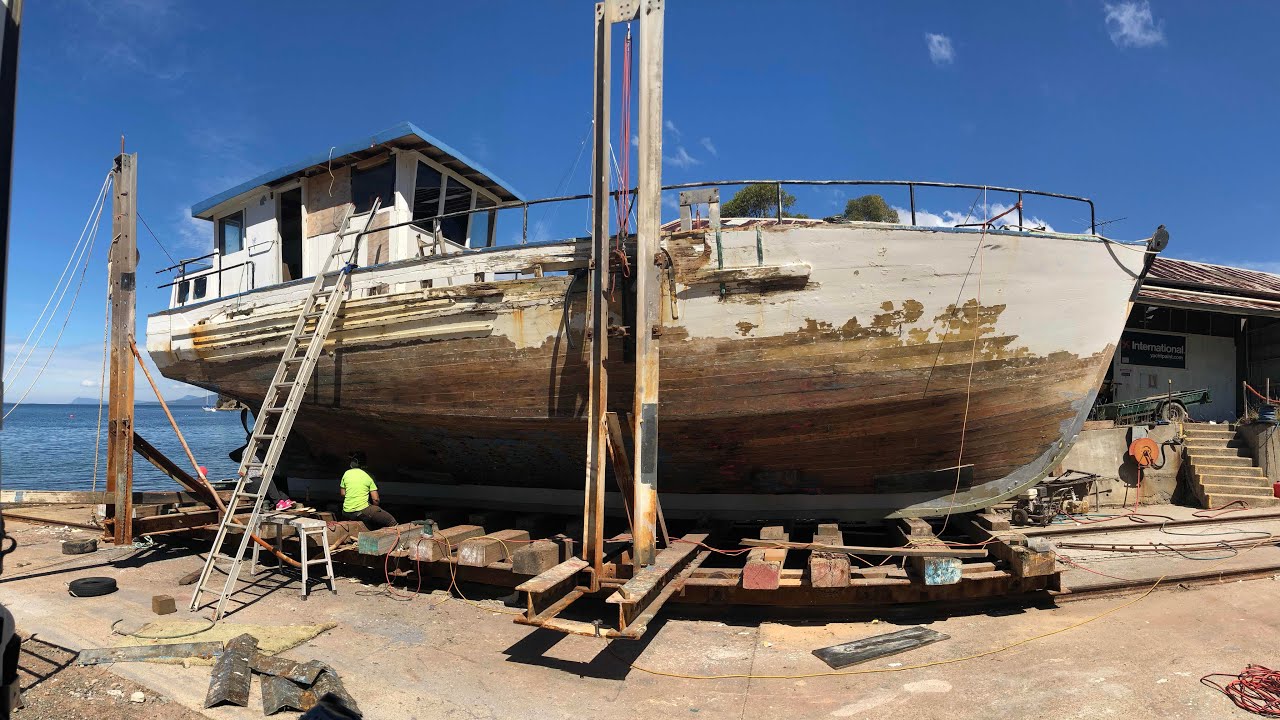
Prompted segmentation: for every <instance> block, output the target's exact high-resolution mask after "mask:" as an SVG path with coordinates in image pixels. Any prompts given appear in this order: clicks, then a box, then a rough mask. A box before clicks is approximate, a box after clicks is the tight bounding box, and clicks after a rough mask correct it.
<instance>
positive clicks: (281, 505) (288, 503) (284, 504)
mask: <svg viewBox="0 0 1280 720" xmlns="http://www.w3.org/2000/svg"><path fill="white" fill-rule="evenodd" d="M296 504H297V503H295V502H294V501H292V500H288V499H286V500H281V501H280V502H278V503H276V510H289V509H291V508H292V507H293V506H294V505H296Z"/></svg>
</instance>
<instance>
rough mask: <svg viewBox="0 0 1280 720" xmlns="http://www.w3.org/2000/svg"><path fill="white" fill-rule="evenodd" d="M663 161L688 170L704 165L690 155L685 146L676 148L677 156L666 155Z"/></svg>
mask: <svg viewBox="0 0 1280 720" xmlns="http://www.w3.org/2000/svg"><path fill="white" fill-rule="evenodd" d="M662 161H663V162H665V163H667V164H668V165H674V166H676V167H678V168H687V167H693V166H694V165H701V164H702V161H701V160H699V159H698V158H696V157H694V156H692V155H690V154H689V151H688V150H685V149H684V146H683V145H679V146H677V147H676V154H675V155H664V156H663V158H662Z"/></svg>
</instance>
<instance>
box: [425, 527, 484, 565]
mask: <svg viewBox="0 0 1280 720" xmlns="http://www.w3.org/2000/svg"><path fill="white" fill-rule="evenodd" d="M483 534H484V528H483V527H481V526H479V525H454V526H453V527H448V528H444V529H443V530H436V531H435V533H433V534H432V535H431V537H427V536H426V535H419V536H418V537H417V538H415V539H414V540H413V541H412V542H410V543H409V557H410V559H413V560H417V561H419V562H436V561H437V560H448V559H450V558H452V557H453V556H454V554H455V553H457V552H458V546H459V545H461V544H462V542H463V541H464V540H469V539H471V538H473V537H480V536H481V535H483Z"/></svg>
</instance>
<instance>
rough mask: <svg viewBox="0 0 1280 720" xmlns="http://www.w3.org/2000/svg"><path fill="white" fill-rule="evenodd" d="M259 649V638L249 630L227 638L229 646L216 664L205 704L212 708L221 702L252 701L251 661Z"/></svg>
mask: <svg viewBox="0 0 1280 720" xmlns="http://www.w3.org/2000/svg"><path fill="white" fill-rule="evenodd" d="M257 649H258V639H257V638H255V637H254V636H252V635H250V634H248V633H245V634H244V635H239V636H236V637H234V638H232V639H230V640H228V641H227V647H226V649H225V650H223V651H222V656H221V657H219V658H218V662H217V663H215V664H214V666H213V679H212V680H211V681H210V682H209V693H208V694H207V695H206V696H205V698H204V706H205V707H207V708H211V707H213V706H214V705H219V704H221V703H231V704H233V705H239V706H240V707H245V706H247V705H248V704H249V685H250V684H251V683H252V682H253V671H252V670H251V669H250V667H249V662H250V659H251V658H252V657H253V653H254V651H256V650H257Z"/></svg>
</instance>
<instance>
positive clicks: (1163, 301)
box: [1138, 285, 1280, 317]
mask: <svg viewBox="0 0 1280 720" xmlns="http://www.w3.org/2000/svg"><path fill="white" fill-rule="evenodd" d="M1138 302H1143V303H1147V304H1149V305H1160V306H1163V307H1181V308H1191V309H1195V310H1216V311H1218V312H1225V313H1232V312H1234V313H1236V314H1240V315H1270V316H1275V317H1280V300H1265V299H1262V298H1247V297H1241V296H1239V295H1223V294H1222V293H1214V292H1203V291H1197V290H1182V289H1176V288H1163V287H1152V286H1150V285H1143V286H1142V289H1141V290H1139V291H1138Z"/></svg>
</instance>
